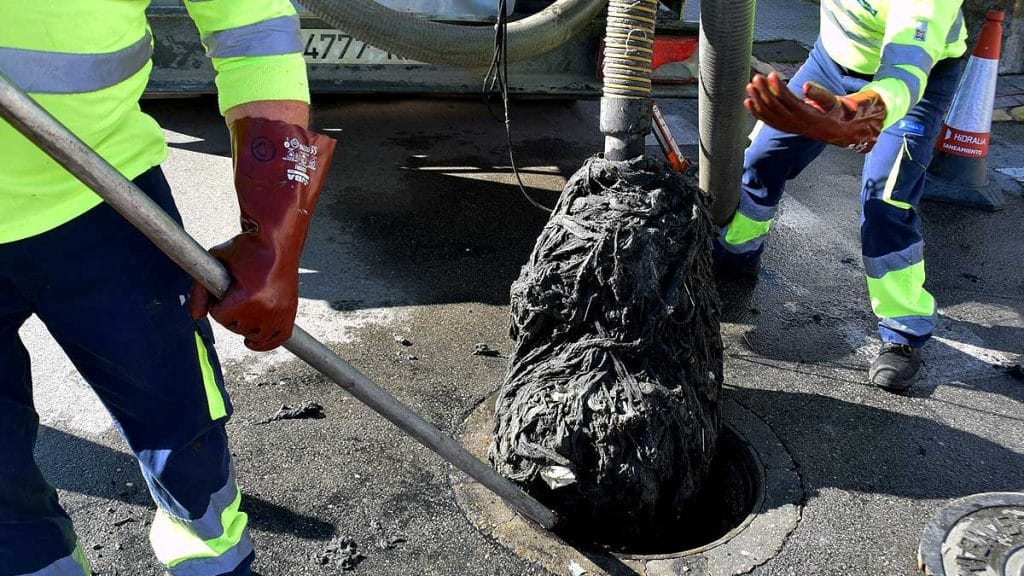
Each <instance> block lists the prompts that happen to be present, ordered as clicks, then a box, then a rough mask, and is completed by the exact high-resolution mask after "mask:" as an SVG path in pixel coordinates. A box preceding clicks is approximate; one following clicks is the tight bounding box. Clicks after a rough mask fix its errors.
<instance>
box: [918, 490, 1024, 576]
mask: <svg viewBox="0 0 1024 576" xmlns="http://www.w3.org/2000/svg"><path fill="white" fill-rule="evenodd" d="M1014 506H1019V507H1021V508H1024V493H1022V492H982V493H980V494H971V495H969V496H964V497H963V498H957V499H956V500H953V501H951V502H949V503H947V504H946V505H945V506H943V507H942V508H941V509H940V510H939V511H938V512H936V513H935V515H934V516H933V517H932V519H931V520H930V521H929V522H928V524H927V525H926V526H925V528H924V530H923V531H922V533H921V542H920V543H919V544H918V547H917V564H918V567H919V568H920V569H921V570H922V571H923V572H924V573H925V574H926V576H945V575H946V566H945V563H944V559H943V556H942V549H943V547H944V545H945V543H946V539H947V538H949V535H950V534H951V533H952V531H953V529H954V528H955V527H956V526H957V524H958V523H959V522H960V520H962V519H964V518H966V517H967V516H969V515H971V514H974V513H975V512H979V511H981V510H986V509H989V508H1005V507H1014Z"/></svg>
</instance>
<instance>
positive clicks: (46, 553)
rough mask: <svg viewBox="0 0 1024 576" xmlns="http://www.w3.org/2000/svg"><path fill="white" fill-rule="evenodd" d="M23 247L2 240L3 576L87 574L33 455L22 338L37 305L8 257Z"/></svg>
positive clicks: (34, 425)
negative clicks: (18, 284) (19, 282)
mask: <svg viewBox="0 0 1024 576" xmlns="http://www.w3.org/2000/svg"><path fill="white" fill-rule="evenodd" d="M19 250H21V243H12V244H0V576H14V575H21V574H38V575H46V576H84V575H87V574H89V568H88V565H87V563H86V561H85V555H84V554H83V553H82V548H81V547H80V546H79V545H78V543H77V540H76V539H75V533H74V531H73V530H72V528H71V519H70V518H68V515H67V514H66V513H65V512H64V510H63V509H62V508H61V507H60V503H59V502H58V501H57V492H56V491H55V490H54V489H53V487H51V486H50V485H49V484H47V483H46V480H45V479H44V478H43V475H42V473H41V472H40V471H39V468H38V467H37V466H36V463H35V460H34V459H33V457H32V450H33V448H34V446H35V443H36V432H37V431H38V429H39V417H38V416H37V415H36V411H35V408H34V407H33V405H32V375H31V372H30V371H29V356H28V351H26V350H25V347H24V346H23V345H22V343H21V339H20V338H19V337H18V328H20V327H21V324H22V323H23V322H24V321H25V319H26V318H28V317H29V315H30V314H31V304H30V303H29V301H28V300H27V299H26V298H24V297H23V296H22V294H21V293H20V291H19V290H18V289H17V287H16V286H15V283H14V281H13V279H12V277H11V274H12V272H13V271H12V270H11V267H10V266H9V264H10V262H9V261H8V256H10V255H11V254H12V253H13V252H16V251H19Z"/></svg>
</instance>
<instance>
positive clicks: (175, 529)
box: [149, 475, 253, 576]
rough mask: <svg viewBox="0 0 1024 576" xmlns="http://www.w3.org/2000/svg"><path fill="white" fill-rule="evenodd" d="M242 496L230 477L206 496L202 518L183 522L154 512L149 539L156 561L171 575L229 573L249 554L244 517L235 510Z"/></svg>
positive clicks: (162, 512) (162, 511) (198, 575)
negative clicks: (208, 501) (223, 484)
mask: <svg viewBox="0 0 1024 576" xmlns="http://www.w3.org/2000/svg"><path fill="white" fill-rule="evenodd" d="M241 501H242V494H241V492H239V490H238V486H237V485H236V484H235V479H234V475H232V476H231V477H230V479H229V480H228V483H227V484H226V485H225V486H224V488H222V489H221V490H218V491H217V492H216V493H214V494H213V495H212V496H211V497H210V505H209V507H208V508H207V509H206V512H205V513H204V514H203V516H202V517H200V518H196V519H192V520H187V519H182V518H177V517H175V516H172V515H171V514H169V513H168V512H167V511H165V510H163V509H159V510H157V513H156V517H155V518H154V519H153V526H152V528H151V529H150V533H149V540H150V544H151V545H152V546H153V550H154V551H155V552H156V557H157V559H159V560H160V562H161V563H162V564H164V565H165V566H167V569H168V570H169V571H170V573H171V574H172V575H173V576H209V575H211V574H225V573H228V572H231V571H232V570H234V569H235V567H237V566H238V564H239V563H240V562H241V561H242V560H244V559H245V558H246V557H247V556H248V555H249V554H251V553H252V551H253V545H252V539H251V538H250V537H249V533H248V529H247V524H248V516H247V515H246V514H245V512H242V511H240V510H239V505H240V503H241Z"/></svg>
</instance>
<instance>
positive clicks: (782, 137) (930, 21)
mask: <svg viewBox="0 0 1024 576" xmlns="http://www.w3.org/2000/svg"><path fill="white" fill-rule="evenodd" d="M960 4H961V2H960V0H822V1H821V33H820V36H819V38H818V41H817V43H815V45H814V48H813V49H812V50H811V53H810V55H809V57H808V60H807V62H805V63H804V65H803V66H802V67H801V68H800V70H799V71H797V73H796V74H795V75H794V76H793V78H792V79H791V80H790V81H789V84H788V86H787V85H786V84H785V83H783V81H782V79H781V78H779V76H778V75H777V74H776V73H771V74H769V75H768V76H767V77H765V76H762V75H760V74H758V75H756V76H755V77H754V79H753V80H752V82H751V83H750V85H749V86H748V87H747V92H748V94H749V97H748V98H747V100H746V102H745V104H746V107H747V109H748V110H749V111H750V112H751V113H752V114H753V115H754V116H755V117H756V118H757V119H758V120H760V121H761V122H760V123H759V129H757V133H756V135H755V136H754V137H753V141H752V143H751V144H750V147H749V148H747V151H746V154H745V156H744V172H743V180H742V191H741V194H740V203H739V208H738V209H737V210H736V213H735V214H734V215H733V218H732V221H731V222H729V224H728V225H727V226H725V227H724V228H723V229H722V233H721V235H720V236H719V238H718V240H717V241H716V243H715V256H716V262H717V265H718V268H719V270H721V271H722V272H724V273H727V274H737V273H739V274H751V273H756V271H757V270H758V263H759V260H760V257H761V253H762V251H763V250H764V241H765V239H766V238H767V236H768V230H769V229H770V228H771V224H772V219H773V218H774V217H775V213H776V211H777V209H778V206H779V202H780V201H781V199H782V194H783V189H784V187H785V184H786V182H787V181H788V180H791V179H793V178H796V177H797V176H798V175H799V174H800V172H801V171H802V170H803V169H804V168H805V167H807V165H808V164H810V163H811V162H812V161H813V160H814V159H815V158H816V157H817V156H818V155H819V154H820V153H821V152H822V150H824V149H825V146H826V145H827V144H834V145H837V146H843V147H846V148H850V149H853V150H856V151H857V152H860V153H862V154H865V155H866V156H865V160H864V171H863V174H862V182H861V202H862V204H863V212H862V217H861V249H862V256H863V262H864V272H865V274H866V275H867V288H868V295H869V296H870V299H871V307H872V309H873V310H874V312H875V314H876V315H877V316H878V319H879V321H878V331H879V335H880V337H881V339H882V342H883V346H882V349H881V350H880V351H879V354H878V356H877V357H876V359H875V361H874V362H873V363H872V365H871V370H870V372H869V379H870V380H871V382H872V383H874V384H875V385H877V386H880V387H882V388H885V389H887V390H890V391H893V392H904V391H906V390H907V389H909V388H910V386H911V384H912V382H913V379H914V376H915V375H916V374H917V371H918V368H919V367H920V364H921V348H922V346H924V343H925V342H926V341H927V340H928V338H929V337H930V336H931V334H932V331H933V329H934V327H935V309H936V308H935V299H934V298H933V297H932V295H931V294H929V293H928V291H927V290H926V289H925V287H924V283H925V272H924V241H923V239H922V237H921V232H920V218H919V216H918V214H917V205H918V202H919V201H920V199H921V194H922V192H923V190H924V180H925V170H926V168H927V167H928V163H929V162H930V160H931V157H932V149H933V147H934V142H935V138H936V136H937V134H938V131H939V129H940V127H941V123H942V119H943V116H944V115H945V113H946V110H947V108H948V107H949V104H950V101H951V100H952V98H953V94H954V92H955V90H956V86H957V82H958V79H959V77H960V73H961V71H962V68H963V63H962V60H963V58H962V57H963V55H964V53H965V52H966V50H967V44H966V38H967V32H966V29H965V27H964V24H963V13H962V12H961V10H960ZM821 192H822V193H825V194H839V193H842V191H839V190H822V191H821Z"/></svg>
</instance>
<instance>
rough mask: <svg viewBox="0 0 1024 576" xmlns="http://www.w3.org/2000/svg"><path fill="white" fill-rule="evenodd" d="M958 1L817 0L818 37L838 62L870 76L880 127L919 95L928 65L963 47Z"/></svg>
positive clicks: (964, 32) (899, 115)
mask: <svg viewBox="0 0 1024 576" xmlns="http://www.w3.org/2000/svg"><path fill="white" fill-rule="evenodd" d="M961 3H962V2H961V1H960V0H821V42H822V45H823V46H824V47H825V51H826V52H828V55H829V56H830V57H831V58H832V59H833V60H835V61H836V62H837V63H838V64H839V65H841V66H843V67H845V68H848V69H850V70H853V71H854V72H858V73H861V74H869V75H874V81H873V82H871V83H869V84H868V85H867V86H865V87H864V88H863V90H874V91H875V92H877V93H878V94H879V95H880V96H881V97H882V100H883V101H884V102H885V105H886V111H887V113H886V118H885V123H884V127H885V128H888V127H889V126H891V125H893V124H895V123H896V122H897V121H899V120H900V118H902V117H903V116H904V115H906V113H907V111H908V110H910V108H911V107H913V106H914V105H915V104H917V102H918V101H919V100H920V99H921V96H922V95H923V94H924V89H925V84H927V82H928V74H929V72H931V69H932V66H933V65H934V64H935V63H936V62H938V61H939V60H943V59H945V58H955V57H959V56H962V55H963V54H964V53H965V52H966V51H967V29H966V27H965V26H964V19H963V12H961V10H960V5H961Z"/></svg>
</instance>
